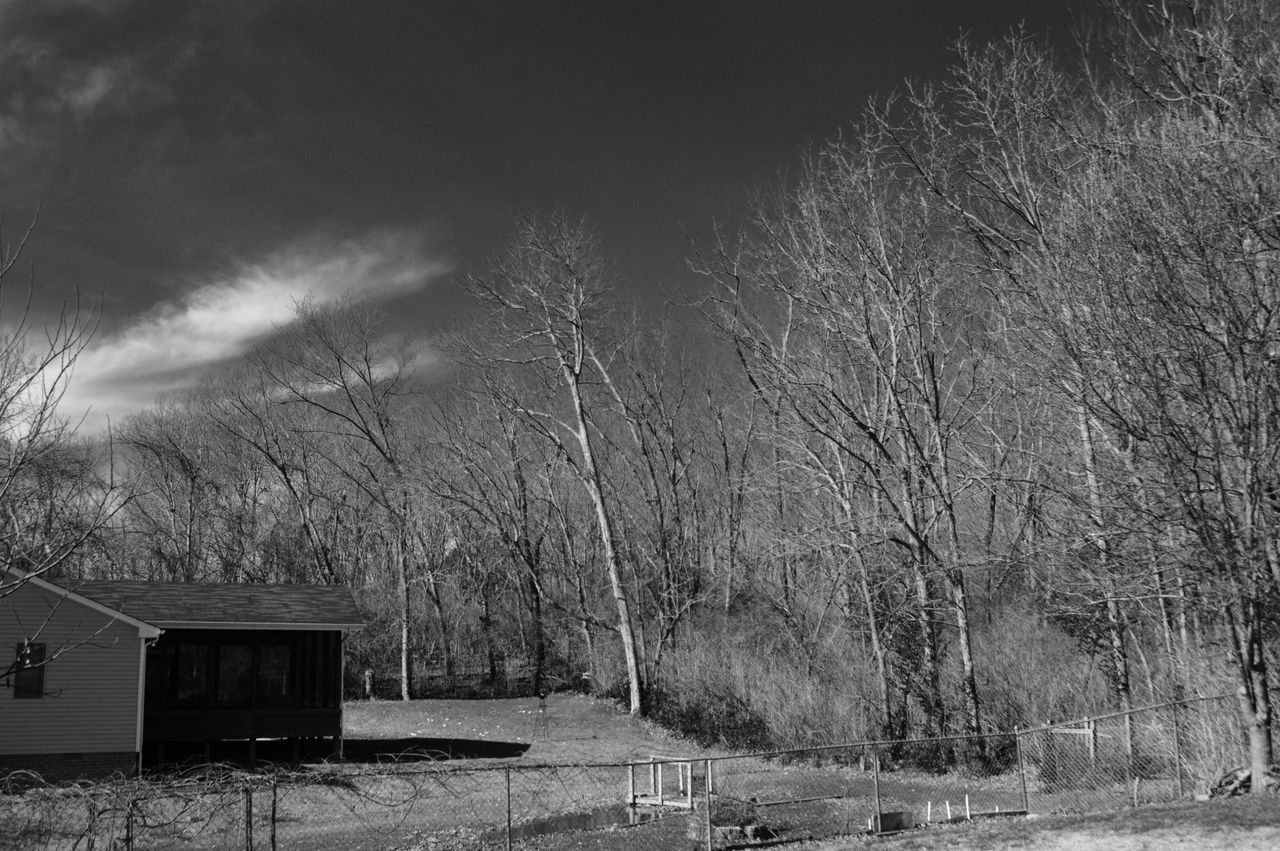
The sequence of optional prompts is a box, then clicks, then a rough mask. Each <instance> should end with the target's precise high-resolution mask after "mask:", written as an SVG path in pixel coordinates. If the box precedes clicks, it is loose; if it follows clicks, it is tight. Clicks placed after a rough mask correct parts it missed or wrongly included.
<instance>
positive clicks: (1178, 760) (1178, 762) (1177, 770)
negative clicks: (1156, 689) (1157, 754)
mask: <svg viewBox="0 0 1280 851" xmlns="http://www.w3.org/2000/svg"><path fill="white" fill-rule="evenodd" d="M1171 708H1172V710H1173V771H1174V774H1175V775H1176V776H1177V778H1178V800H1182V797H1183V795H1184V794H1185V793H1184V790H1183V788H1182V740H1181V738H1180V737H1179V736H1178V702H1177V701H1176V700H1175V701H1174V702H1173V703H1172V704H1171Z"/></svg>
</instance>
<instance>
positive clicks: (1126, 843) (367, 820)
mask: <svg viewBox="0 0 1280 851" xmlns="http://www.w3.org/2000/svg"><path fill="white" fill-rule="evenodd" d="M346 733H347V736H348V737H349V738H352V739H362V740H372V739H380V740H403V739H408V738H412V737H417V738H427V739H435V740H478V741H483V742H490V743H495V744H496V743H503V742H518V743H523V744H526V745H528V748H527V750H526V751H525V752H524V754H523V756H519V757H515V758H505V759H503V758H485V759H453V760H446V761H437V762H424V761H420V760H418V761H406V762H403V763H394V762H392V763H382V764H378V765H369V764H360V763H346V764H332V765H328V766H315V767H313V768H311V769H308V770H307V771H305V772H303V773H302V774H299V775H293V776H277V777H276V778H275V780H274V782H273V781H272V779H271V778H270V777H263V776H257V777H256V778H255V777H254V776H252V775H240V777H241V778H242V779H241V780H237V781H234V783H233V784H232V785H231V786H227V787H226V788H223V787H221V786H219V787H216V788H215V787H212V786H210V787H209V788H208V789H207V790H205V791H197V792H189V791H188V792H183V791H182V790H181V789H180V788H177V787H172V786H167V785H161V784H154V783H147V782H143V783H135V784H133V785H126V786H124V787H121V788H120V789H119V790H117V791H116V793H115V798H112V797H111V792H110V789H109V788H107V787H102V788H103V790H104V794H103V795H97V798H96V799H97V800H98V804H96V805H93V806H90V798H92V797H94V796H93V795H92V794H90V793H91V792H92V790H84V792H83V793H80V792H75V793H74V794H71V793H63V792H58V791H57V790H53V794H55V798H54V799H50V800H49V802H48V804H46V805H44V806H43V808H42V809H40V808H39V807H37V809H40V813H43V815H41V816H40V818H34V817H26V816H24V815H23V813H22V812H20V810H21V809H22V808H23V807H31V806H37V805H38V804H39V799H35V798H13V799H11V801H10V808H9V811H8V813H7V816H8V820H9V821H11V822H13V825H11V826H10V827H11V828H15V826H22V825H26V826H27V827H32V826H36V827H38V826H39V824H40V823H41V819H44V820H45V821H49V820H50V819H52V820H53V821H52V822H49V823H50V824H52V823H53V822H58V823H61V822H63V821H65V822H66V823H67V826H68V827H67V829H58V830H54V831H53V832H52V833H51V834H49V841H48V842H47V843H38V844H32V842H29V841H27V840H26V839H23V838H20V834H19V833H17V832H15V830H14V829H6V830H5V831H0V848H10V847H12V848H24V847H47V848H61V847H67V848H70V847H73V846H75V847H80V845H77V843H78V842H79V843H81V844H83V843H82V841H81V840H82V839H83V837H84V836H86V834H85V833H84V832H83V828H77V829H74V830H73V829H71V827H72V826H74V824H83V823H84V822H85V817H86V815H87V814H88V813H90V811H92V813H94V814H96V815H93V818H94V819H96V824H97V829H96V830H95V831H94V832H95V833H96V834H97V838H98V839H100V840H102V841H101V844H102V845H103V846H104V847H105V846H106V845H108V844H110V840H111V839H112V838H113V837H114V838H116V839H120V838H121V837H122V836H123V830H124V820H123V819H124V816H123V813H125V812H126V811H128V808H125V807H123V806H122V803H123V802H124V800H125V798H128V799H129V800H132V801H134V803H133V804H132V805H130V806H131V807H132V811H133V812H134V813H135V818H134V828H133V829H134V831H135V834H136V838H135V847H136V848H137V849H140V850H141V849H170V848H178V847H181V848H186V849H190V850H191V851H197V849H206V848H208V849H215V848H225V847H243V844H244V834H245V820H244V817H245V813H246V812H249V811H251V812H252V815H253V834H254V836H255V837H256V838H257V842H258V847H270V845H268V844H267V842H266V840H267V838H268V837H269V836H274V837H275V838H276V840H277V841H278V845H277V847H279V848H281V849H292V848H306V849H308V851H329V849H332V851H338V849H342V851H359V849H367V851H375V849H377V851H390V849H395V851H455V849H456V851H462V849H476V848H503V847H505V840H506V829H507V824H508V819H510V824H511V825H512V828H513V836H514V838H515V843H514V846H515V847H516V848H520V849H542V851H663V849H668V848H680V849H688V848H690V847H691V846H692V845H693V843H692V842H691V840H690V839H689V838H687V836H688V833H687V832H688V831H689V830H690V828H691V827H695V826H697V825H700V824H701V823H702V818H703V816H702V813H703V810H701V809H700V810H699V811H698V812H697V813H696V814H695V815H694V816H693V817H690V816H689V814H688V813H687V811H683V810H679V809H673V808H665V809H662V810H658V809H657V808H650V807H641V808H638V809H637V810H630V809H628V808H627V807H626V806H625V802H626V800H627V796H628V792H629V784H628V773H629V772H628V770H627V768H626V767H625V764H626V763H628V762H642V761H644V760H647V759H648V758H649V757H650V756H651V755H662V756H666V757H683V758H687V759H689V760H691V761H693V774H694V777H693V790H694V793H695V797H696V798H698V799H701V798H702V797H703V795H704V794H705V769H704V764H703V763H702V762H701V760H702V759H704V758H707V757H717V758H718V759H717V761H716V763H715V769H714V772H715V777H714V787H715V793H716V798H715V799H714V802H715V805H716V806H713V812H714V811H715V809H716V807H717V806H720V805H722V804H723V805H726V806H728V807H729V808H730V809H732V808H733V807H735V806H740V805H745V806H747V807H748V808H750V809H754V810H755V812H756V814H757V815H758V818H757V819H754V820H753V821H754V822H755V823H757V824H763V825H766V826H768V827H769V828H771V829H772V830H774V831H776V834H777V835H778V836H780V837H781V838H784V839H788V840H794V842H793V843H792V844H790V845H789V846H788V847H795V848H803V849H806V850H807V851H840V849H861V848H868V847H873V848H878V847H883V848H885V849H889V851H899V849H902V851H907V849H942V848H948V849H950V848H960V849H979V850H981V851H986V849H1013V848H1032V849H1047V851H1058V849H1061V851H1065V849H1080V848H1083V849H1118V851H1134V850H1135V849H1146V848H1150V849H1157V848H1160V849H1163V848H1188V849H1189V848H1197V849H1198V848H1208V849H1227V848H1231V849H1235V848H1280V806H1277V801H1276V799H1275V798H1274V797H1270V796H1268V797H1266V798H1264V799H1261V800H1256V801H1255V800H1252V799H1237V800H1230V801H1223V802H1212V803H1189V802H1188V803H1182V804H1175V805H1156V806H1148V807H1143V808H1139V809H1124V810H1120V811H1117V812H1110V813H1106V814H1103V815H1095V816H1087V815H1051V816H1043V817H1038V816H1035V815H1033V816H1031V817H1021V816H1004V817H1000V818H992V819H980V820H975V821H974V822H972V823H962V824H950V825H945V826H943V825H938V824H935V825H933V826H930V827H927V828H922V829H917V830H911V831H907V832H904V833H902V834H898V835H895V836H883V837H870V836H865V835H863V836H857V835H852V834H855V833H856V832H858V831H861V830H863V829H865V825H866V819H867V817H868V815H869V814H870V813H872V812H874V808H875V797H874V795H875V792H874V790H875V788H876V785H877V784H876V783H875V780H878V789H879V797H880V801H881V806H882V809H883V810H885V811H890V810H910V811H912V812H913V813H914V817H915V818H916V819H918V820H923V819H924V817H925V811H926V802H932V804H933V810H932V812H933V818H934V819H939V818H940V817H942V814H943V812H944V809H943V808H944V807H945V805H946V803H948V802H949V803H950V804H951V806H952V808H953V810H954V812H956V813H959V812H962V809H961V805H962V801H963V800H964V799H965V796H966V795H967V796H969V798H970V799H971V800H972V803H973V810H974V812H981V811H983V810H988V811H989V810H993V809H995V808H997V807H998V808H999V809H1000V810H1001V811H1002V812H1003V811H1008V810H1009V809H1016V808H1017V807H1018V805H1019V804H1020V801H1021V795H1020V789H1019V783H1018V782H1017V779H1016V778H1017V776H1016V775H1012V776H1009V775H1007V774H1006V775H1004V776H999V777H991V778H983V779H976V778H972V777H965V776H962V775H960V774H946V775H929V774H922V773H919V772H909V771H882V772H881V773H880V774H879V777H878V778H873V776H872V775H871V773H870V772H869V771H867V770H865V769H864V768H863V767H862V766H861V765H860V764H859V762H858V761H857V760H856V759H849V758H848V757H849V756H851V755H855V754H856V753H857V750H853V751H850V752H848V753H845V754H834V753H831V752H824V753H823V754H822V755H821V759H818V758H816V756H817V755H811V756H814V757H815V758H812V759H804V760H796V759H792V760H780V759H762V758H759V757H734V756H731V755H729V754H727V753H724V752H717V751H714V750H708V749H705V748H701V747H698V746H697V745H695V744H694V743H692V742H688V741H684V740H681V739H679V738H678V737H675V736H673V735H671V734H669V733H668V732H666V731H664V730H662V729H661V728H658V727H656V726H654V725H652V724H650V723H648V722H646V721H643V720H636V719H633V718H631V717H630V716H628V715H627V714H625V713H624V712H622V711H620V710H619V709H618V708H617V707H615V706H614V705H612V704H610V703H607V702H604V701H597V700H592V699H589V698H586V697H582V696H576V695H553V696H551V697H549V698H548V699H547V701H546V704H545V708H542V707H541V706H540V704H539V701H538V700H537V699H536V698H530V699H515V700H491V701H454V700H424V701H413V702H409V703H399V702H383V701H375V702H371V703H354V704H349V705H348V706H347V707H346ZM675 773H676V772H675V771H673V770H672V771H668V772H667V773H666V775H665V780H666V782H665V784H664V792H665V793H666V795H667V797H668V799H670V798H674V797H677V796H678V793H677V790H676V788H675V785H676V779H675ZM639 775H640V776H639V778H638V783H640V784H641V785H643V783H644V777H643V772H639ZM250 786H251V787H252V789H253V791H252V792H250V791H248V789H249V787H250ZM72 792H74V790H72ZM1121 792H1123V790H1121ZM57 795H61V797H56V796H57ZM68 795H69V796H68ZM805 798H807V799H809V800H803V801H796V799H805ZM113 800H114V801H115V804H114V805H113V806H114V808H111V807H108V808H106V809H104V808H103V807H104V806H105V805H108V804H111V803H112V801H113ZM1032 800H1033V801H1035V800H1036V799H1035V798H1034V797H1033V799H1032ZM1042 800H1049V799H1044V798H1042ZM1110 800H1112V801H1113V802H1116V803H1117V805H1118V802H1122V801H1123V800H1125V798H1124V795H1123V794H1120V795H1119V797H1118V798H1117V797H1115V796H1113V797H1112V798H1111V799H1110ZM781 801H793V802H794V803H776V802H781ZM103 802H105V804H104V803H103ZM1049 805H1050V806H1051V805H1052V802H1051V801H1050V803H1049ZM50 806H52V809H51V808H50ZM86 807H88V808H89V809H86ZM95 807H96V808H95ZM82 811H83V812H82ZM0 815H6V813H5V811H4V810H3V808H0ZM36 815H39V813H37V814H36ZM633 816H634V817H635V818H636V819H640V818H643V819H652V818H653V817H654V816H661V817H660V818H657V820H652V821H644V822H643V823H637V824H628V823H627V822H628V820H630V819H632V818H633ZM691 821H696V823H697V825H691ZM5 834H8V835H7V836H6V835H5ZM838 834H845V836H844V837H843V838H838V839H825V840H814V839H810V838H808V837H832V836H835V835H838ZM34 835H35V834H33V833H26V834H21V836H27V837H33V836H34ZM77 837H80V839H77Z"/></svg>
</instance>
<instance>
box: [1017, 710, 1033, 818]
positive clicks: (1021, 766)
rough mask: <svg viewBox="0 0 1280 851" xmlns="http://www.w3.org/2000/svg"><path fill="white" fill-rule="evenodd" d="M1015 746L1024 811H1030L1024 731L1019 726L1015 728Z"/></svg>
mask: <svg viewBox="0 0 1280 851" xmlns="http://www.w3.org/2000/svg"><path fill="white" fill-rule="evenodd" d="M1013 746H1014V749H1015V750H1016V751H1017V752H1018V780H1019V781H1020V782H1021V783H1022V811H1023V812H1024V813H1030V812H1031V805H1030V804H1028V803H1027V764H1026V762H1024V761H1023V759H1022V731H1020V730H1019V729H1018V728H1017V727H1014V728H1013Z"/></svg>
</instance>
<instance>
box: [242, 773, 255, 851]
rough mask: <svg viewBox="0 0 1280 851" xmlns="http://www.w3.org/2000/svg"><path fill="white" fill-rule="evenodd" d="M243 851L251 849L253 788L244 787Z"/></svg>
mask: <svg viewBox="0 0 1280 851" xmlns="http://www.w3.org/2000/svg"><path fill="white" fill-rule="evenodd" d="M244 851H253V788H252V787H250V786H246V787H244Z"/></svg>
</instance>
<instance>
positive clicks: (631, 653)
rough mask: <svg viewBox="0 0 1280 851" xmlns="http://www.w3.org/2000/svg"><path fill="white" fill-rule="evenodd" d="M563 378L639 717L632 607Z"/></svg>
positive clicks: (583, 431) (583, 425) (569, 375)
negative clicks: (572, 414)
mask: <svg viewBox="0 0 1280 851" xmlns="http://www.w3.org/2000/svg"><path fill="white" fill-rule="evenodd" d="M565 378H566V380H567V383H568V385H569V392H570V394H571V396H572V399H573V410H574V415H575V417H576V418H577V426H578V430H577V435H576V436H577V439H578V447H579V449H580V450H581V452H582V467H583V471H582V479H583V482H584V484H586V486H587V493H588V496H590V497H591V503H592V505H593V506H594V508H595V512H596V524H597V526H598V528H599V531H600V545H601V547H602V548H603V549H604V560H605V566H606V568H607V569H608V572H609V587H610V589H611V590H612V591H613V599H614V602H615V603H616V604H617V608H618V627H617V629H618V637H619V638H621V639H622V655H623V657H624V659H625V661H626V665H627V685H628V691H629V693H630V712H631V714H632V715H639V714H640V711H641V705H642V704H641V686H640V670H641V668H640V658H639V654H638V653H637V651H636V641H635V633H634V632H633V631H632V624H631V604H630V602H629V601H628V600H627V589H626V585H625V584H623V581H622V565H621V562H620V560H619V558H618V551H617V547H616V546H615V543H614V536H613V523H612V520H611V518H610V516H609V508H608V506H607V505H606V504H605V500H604V487H603V482H602V481H601V476H600V469H599V467H597V466H596V460H595V455H594V454H593V453H592V450H591V433H590V431H589V430H588V428H587V415H586V408H585V406H584V404H583V401H582V391H581V388H580V387H579V386H578V380H577V376H576V375H575V374H574V373H573V372H572V371H571V370H570V368H568V367H567V366H566V368H565Z"/></svg>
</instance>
